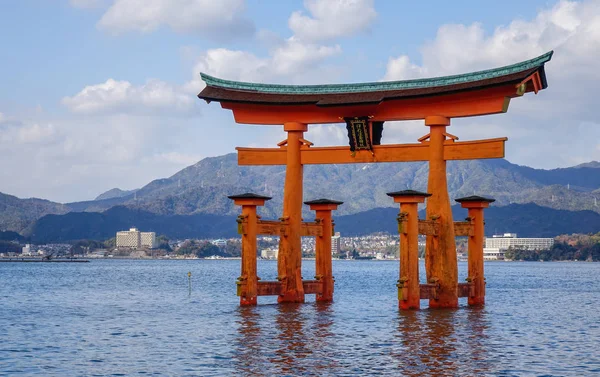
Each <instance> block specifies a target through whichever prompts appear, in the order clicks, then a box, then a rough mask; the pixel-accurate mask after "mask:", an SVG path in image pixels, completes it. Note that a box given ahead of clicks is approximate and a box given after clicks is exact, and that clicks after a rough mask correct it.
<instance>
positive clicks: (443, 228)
mask: <svg viewBox="0 0 600 377" xmlns="http://www.w3.org/2000/svg"><path fill="white" fill-rule="evenodd" d="M425 125H426V126H429V128H430V139H429V181H428V185H427V191H429V192H430V193H431V197H430V198H429V199H428V200H427V220H435V221H437V222H438V224H439V232H438V234H437V235H428V236H427V245H426V252H425V270H426V272H427V281H428V282H429V283H434V284H439V289H438V298H437V299H433V298H431V299H430V300H429V307H430V308H456V307H458V265H457V259H456V243H455V239H454V221H453V219H452V210H451V208H450V197H449V196H448V182H447V180H446V160H445V159H444V141H445V140H446V127H447V126H449V125H450V119H448V118H446V117H443V116H429V117H426V118H425Z"/></svg>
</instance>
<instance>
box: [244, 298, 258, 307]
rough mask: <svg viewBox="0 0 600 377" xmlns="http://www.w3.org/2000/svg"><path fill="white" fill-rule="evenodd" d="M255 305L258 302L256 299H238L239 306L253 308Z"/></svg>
mask: <svg viewBox="0 0 600 377" xmlns="http://www.w3.org/2000/svg"><path fill="white" fill-rule="evenodd" d="M257 304H258V302H257V298H256V297H251V298H240V306H255V305H257Z"/></svg>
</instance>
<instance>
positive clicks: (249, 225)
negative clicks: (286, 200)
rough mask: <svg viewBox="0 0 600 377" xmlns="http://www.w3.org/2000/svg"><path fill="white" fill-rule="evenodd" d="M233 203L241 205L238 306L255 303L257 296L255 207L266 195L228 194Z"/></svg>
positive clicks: (263, 202) (260, 203)
mask: <svg viewBox="0 0 600 377" xmlns="http://www.w3.org/2000/svg"><path fill="white" fill-rule="evenodd" d="M228 198H229V199H232V200H233V201H234V203H235V205H238V206H242V215H241V216H239V217H238V226H239V229H238V231H239V232H240V233H241V234H242V271H241V275H240V277H239V278H238V281H237V284H238V296H240V306H249V305H256V304H257V300H256V297H257V296H258V294H257V291H258V276H257V274H256V257H257V254H256V233H257V227H258V226H257V222H258V217H257V215H256V207H257V206H263V205H265V201H266V200H270V199H271V198H270V197H268V196H262V195H257V194H253V193H245V194H241V195H232V196H228Z"/></svg>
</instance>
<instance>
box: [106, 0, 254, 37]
mask: <svg viewBox="0 0 600 377" xmlns="http://www.w3.org/2000/svg"><path fill="white" fill-rule="evenodd" d="M244 8H245V4H244V0H218V1H214V0H115V2H114V4H113V5H112V6H111V7H110V8H109V9H108V10H107V11H106V13H105V14H104V15H103V16H102V18H101V19H100V21H99V22H98V27H99V28H100V29H102V30H105V31H107V32H109V33H112V34H115V35H117V34H122V33H125V32H128V31H139V32H142V33H149V32H153V31H155V30H157V29H159V28H160V27H162V26H166V27H169V28H170V29H172V30H174V31H176V32H179V33H197V34H201V35H204V36H210V37H214V38H216V39H229V38H232V37H235V36H248V35H253V34H254V24H253V23H252V22H251V21H249V20H248V19H246V18H244V17H243V13H244Z"/></svg>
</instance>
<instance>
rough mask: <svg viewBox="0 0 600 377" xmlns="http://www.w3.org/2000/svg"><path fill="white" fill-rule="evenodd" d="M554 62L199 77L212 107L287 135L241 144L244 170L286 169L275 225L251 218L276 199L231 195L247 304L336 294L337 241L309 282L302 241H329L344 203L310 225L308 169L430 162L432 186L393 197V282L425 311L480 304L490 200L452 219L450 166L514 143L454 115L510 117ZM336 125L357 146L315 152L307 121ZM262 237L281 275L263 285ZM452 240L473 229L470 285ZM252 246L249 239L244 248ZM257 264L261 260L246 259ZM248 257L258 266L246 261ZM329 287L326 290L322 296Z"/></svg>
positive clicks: (475, 202) (405, 299) (404, 304)
mask: <svg viewBox="0 0 600 377" xmlns="http://www.w3.org/2000/svg"><path fill="white" fill-rule="evenodd" d="M551 57H552V52H548V53H546V54H544V55H541V56H539V57H537V58H534V59H531V60H528V61H524V62H521V63H517V64H513V65H510V66H506V67H501V68H496V69H490V70H486V71H480V72H473V73H467V74H462V75H455V76H447V77H439V78H431V79H419V80H407V81H393V82H374V83H364V84H338V85H270V84H255V83H246V82H237V81H229V80H222V79H218V78H215V77H211V76H208V75H205V74H201V75H202V79H203V80H204V81H205V82H206V85H207V86H206V88H204V90H202V92H201V93H200V94H199V95H198V97H200V98H201V99H204V100H206V101H207V102H211V101H216V102H220V103H221V107H223V108H224V109H229V110H232V112H233V115H234V118H235V120H236V122H238V123H246V124H264V125H280V126H281V125H283V130H284V131H285V132H286V133H287V138H286V139H285V140H283V141H282V142H280V143H279V144H278V147H277V148H236V149H237V151H238V163H239V164H240V165H286V176H285V186H284V193H283V196H284V197H283V216H282V218H281V219H280V220H278V221H270V222H268V221H263V220H260V219H259V218H257V216H256V206H257V205H262V204H264V200H268V199H270V198H267V197H262V196H260V195H256V194H243V195H237V196H232V197H230V198H231V199H233V200H234V201H235V202H236V204H239V205H241V206H242V211H243V214H242V216H241V217H240V218H239V219H238V223H239V230H240V233H241V234H242V235H243V240H244V241H245V242H244V245H246V246H243V252H242V259H243V262H242V276H241V277H240V279H239V281H238V286H239V291H238V294H239V295H240V296H241V301H240V303H241V304H242V305H254V304H256V297H257V296H260V295H268V294H271V295H277V296H278V302H304V295H305V294H306V293H315V294H317V295H318V296H317V297H318V298H319V297H320V299H321V300H324V301H328V300H331V299H332V298H333V295H332V293H333V277H332V276H331V258H330V253H331V250H330V245H329V246H327V245H325V243H326V242H324V241H323V239H321V240H320V241H319V242H318V243H317V244H318V245H319V244H320V245H322V246H321V247H322V248H325V249H327V248H329V249H328V250H329V251H328V252H329V262H328V263H325V262H323V260H324V258H323V255H327V250H324V251H323V250H321V253H319V250H317V259H318V260H320V261H321V262H320V263H321V264H322V265H321V267H320V268H321V270H320V271H321V273H319V272H318V273H317V275H318V276H317V279H316V280H311V281H304V282H303V281H302V277H301V242H300V241H301V237H302V236H303V235H312V236H317V237H323V235H324V233H325V230H327V233H328V232H329V230H331V229H332V227H333V225H332V222H331V210H333V209H335V208H337V205H338V204H341V202H335V201H328V200H322V202H321V203H320V204H319V203H314V202H308V203H307V204H309V205H311V208H312V209H315V210H316V211H317V219H316V220H315V222H312V223H307V222H303V221H302V218H301V213H302V200H303V166H304V165H307V164H344V163H374V162H404V161H428V162H429V177H428V188H427V190H428V191H429V193H419V192H415V191H412V192H396V193H390V194H388V195H390V196H392V197H394V200H395V201H396V202H398V203H400V204H401V211H402V212H401V214H400V216H399V218H398V222H399V231H400V235H401V250H400V251H401V262H400V263H401V271H402V273H405V274H407V275H401V276H400V280H399V284H398V295H399V299H400V307H401V308H404V309H410V308H418V307H419V304H418V302H419V300H420V299H421V298H428V299H429V305H430V307H434V308H452V307H457V306H458V297H459V296H460V297H469V304H470V305H482V304H483V303H484V294H485V282H484V278H483V254H482V253H483V208H485V207H487V206H488V205H489V203H490V202H491V201H493V200H492V199H487V198H483V197H468V198H461V199H457V201H459V202H460V203H461V204H462V206H463V207H465V208H469V218H467V221H466V222H456V223H455V222H454V221H453V219H452V212H451V208H450V198H449V195H448V184H447V180H446V161H448V160H470V159H484V158H502V157H504V142H505V141H506V140H507V138H496V139H487V140H475V141H458V137H456V136H454V135H451V134H449V133H448V132H447V130H446V129H447V127H448V126H450V119H451V118H455V117H467V116H478V115H487V114H496V113H504V112H506V111H507V110H508V105H509V103H510V100H511V99H512V98H515V97H519V96H522V95H523V94H525V93H528V92H532V91H533V92H535V93H536V94H537V92H538V91H539V90H542V89H545V88H546V87H547V82H546V75H545V72H544V64H545V63H546V62H548V61H550V59H551ZM415 119H423V120H424V121H425V126H427V127H429V133H428V134H427V135H425V136H423V137H421V138H420V139H419V140H418V143H414V144H396V145H380V138H381V132H382V129H383V123H384V122H385V121H399V120H415ZM341 120H344V121H346V123H347V129H348V135H349V139H350V147H348V146H339V147H314V146H313V143H311V142H310V141H308V140H306V139H305V138H304V133H305V132H306V131H307V130H308V125H309V124H324V123H340V121H341ZM426 197H428V199H427V210H426V214H427V219H426V220H418V219H417V217H416V216H417V215H416V208H417V203H420V202H421V203H422V202H424V200H425V198H426ZM316 202H318V201H316ZM336 203H337V204H336ZM325 208H326V210H325ZM405 208H406V211H404V210H403V209H405ZM325 212H327V213H328V214H327V215H325ZM319 216H320V217H319ZM403 224H405V225H406V227H403V226H402V225H403ZM403 229H406V231H405V232H404V231H403ZM257 234H276V235H280V246H279V256H278V281H277V282H259V281H258V278H257V277H256V267H255V264H256V235H257ZM403 234H404V236H403ZM418 234H425V235H427V244H426V258H425V266H426V274H427V284H424V285H421V286H419V285H418V270H415V269H414V268H413V267H410V266H409V264H411V263H412V265H414V262H415V260H414V259H413V258H412V257H410V258H408V255H409V253H413V252H414V250H413V251H410V250H412V247H411V246H409V245H413V244H414V242H416V237H417V236H418ZM457 235H462V236H469V278H468V282H467V283H465V284H459V283H458V276H457V275H458V268H457V258H456V245H455V236H457ZM403 237H405V238H403ZM252 243H253V244H254V246H249V245H250V244H252ZM402 245H405V246H404V247H402ZM319 255H320V256H319ZM411 255H412V254H411ZM405 257H406V258H408V259H406V260H405ZM252 259H254V262H250V260H252ZM403 261H404V262H403ZM252 263H254V266H251V265H250V264H252ZM323 263H325V264H323ZM244 266H246V267H244ZM417 268H418V264H417ZM323 271H325V272H324V273H323ZM324 274H325V275H324ZM323 292H328V293H327V294H326V295H323Z"/></svg>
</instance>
